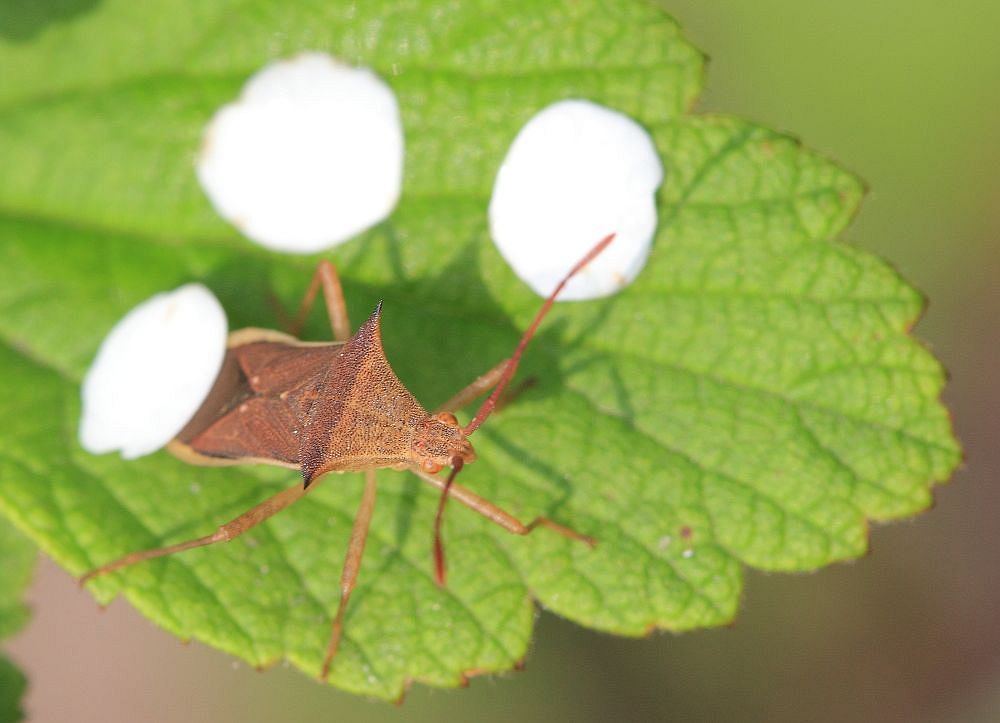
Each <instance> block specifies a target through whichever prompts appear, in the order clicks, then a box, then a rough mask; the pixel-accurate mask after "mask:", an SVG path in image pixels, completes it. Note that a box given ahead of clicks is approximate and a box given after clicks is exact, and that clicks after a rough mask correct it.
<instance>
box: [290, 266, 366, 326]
mask: <svg viewBox="0 0 1000 723" xmlns="http://www.w3.org/2000/svg"><path fill="white" fill-rule="evenodd" d="M320 288H322V289H323V301H325V302H326V313H327V315H328V316H329V317H330V327H331V328H332V329H333V338H334V340H335V341H347V340H348V339H350V338H351V322H350V319H349V318H348V316H347V303H346V302H345V301H344V289H343V288H342V287H341V285H340V277H339V276H337V269H336V268H335V267H334V265H333V264H331V263H330V262H329V261H327V260H326V259H323V260H322V261H320V262H319V265H317V266H316V273H314V274H313V277H312V281H310V282H309V288H308V290H307V291H306V295H305V296H304V297H303V298H302V304H301V305H300V306H299V311H298V313H297V314H296V315H295V320H294V321H293V322H292V323H291V325H290V326H289V332H290V333H291V334H292V335H293V336H298V335H299V333H300V332H301V331H302V326H303V325H304V324H305V322H306V317H307V316H308V315H309V310H310V309H312V305H313V302H314V301H316V294H317V293H319V290H320Z"/></svg>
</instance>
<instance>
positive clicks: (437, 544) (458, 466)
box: [434, 457, 465, 587]
mask: <svg viewBox="0 0 1000 723" xmlns="http://www.w3.org/2000/svg"><path fill="white" fill-rule="evenodd" d="M464 465H465V462H464V461H463V460H462V458H461V457H454V458H452V460H451V473H450V474H449V475H448V479H447V480H445V483H444V487H443V488H441V499H440V500H438V508H437V514H436V515H435V516H434V579H435V580H436V581H437V584H438V585H440V586H441V587H444V583H445V574H446V571H445V564H444V543H443V542H442V541H441V520H443V519H444V505H445V503H446V502H447V501H448V490H450V489H451V483H452V482H454V481H455V476H456V475H457V474H458V473H459V472H461V471H462V467H463V466H464Z"/></svg>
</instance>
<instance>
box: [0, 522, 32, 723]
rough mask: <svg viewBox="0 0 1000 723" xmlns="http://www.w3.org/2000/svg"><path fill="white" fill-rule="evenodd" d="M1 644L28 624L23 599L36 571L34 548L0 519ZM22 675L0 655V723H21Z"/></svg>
mask: <svg viewBox="0 0 1000 723" xmlns="http://www.w3.org/2000/svg"><path fill="white" fill-rule="evenodd" d="M0 560H3V565H0V641H2V640H4V639H5V638H8V637H10V636H11V635H13V634H14V633H16V632H17V631H18V630H20V629H21V628H22V627H23V626H24V624H25V623H26V622H27V620H28V609H27V608H26V607H25V606H24V603H23V602H22V598H23V596H24V590H25V588H27V587H28V583H29V582H30V580H31V573H32V571H33V570H34V567H35V548H34V546H33V545H32V544H31V543H30V542H29V541H28V540H27V538H25V537H24V536H23V535H21V534H19V533H18V532H16V531H15V530H14V528H13V527H12V526H11V524H10V523H9V522H7V521H6V520H5V519H3V518H0ZM24 689H25V679H24V674H23V673H22V672H21V671H20V670H18V668H17V667H16V666H15V665H14V664H13V663H11V662H10V660H8V659H7V657H6V656H5V655H3V654H2V653H0V723H8V722H11V721H19V720H21V718H22V716H23V713H22V711H21V696H22V695H23V694H24Z"/></svg>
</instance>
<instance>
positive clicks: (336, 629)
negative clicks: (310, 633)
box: [319, 469, 375, 681]
mask: <svg viewBox="0 0 1000 723" xmlns="http://www.w3.org/2000/svg"><path fill="white" fill-rule="evenodd" d="M374 509H375V470H371V469H370V470H367V471H366V472H365V491H364V494H363V495H362V497H361V506H360V507H359V508H358V514H357V515H356V516H355V518H354V527H352V528H351V541H350V542H349V543H348V545H347V555H346V556H345V558H344V570H343V572H341V574H340V604H339V605H338V606H337V615H336V617H334V619H333V625H332V627H331V629H330V642H329V644H328V645H327V648H326V657H325V658H323V670H322V672H321V673H320V676H319V678H320V680H323V681H325V680H326V679H327V678H328V677H329V676H330V665H331V664H332V663H333V657H334V656H335V655H336V654H337V647H338V646H339V645H340V635H341V633H342V632H343V630H344V610H346V609H347V601H348V600H349V599H350V597H351V592H352V591H353V590H354V584H355V583H356V582H357V580H358V572H359V571H360V570H361V558H362V556H363V555H364V554H365V540H367V539H368V525H369V523H370V522H371V520H372V510H374Z"/></svg>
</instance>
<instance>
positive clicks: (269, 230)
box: [196, 53, 403, 253]
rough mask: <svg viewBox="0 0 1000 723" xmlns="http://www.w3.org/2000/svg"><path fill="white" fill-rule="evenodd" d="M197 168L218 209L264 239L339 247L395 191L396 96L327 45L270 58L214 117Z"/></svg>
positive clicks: (274, 245)
mask: <svg viewBox="0 0 1000 723" xmlns="http://www.w3.org/2000/svg"><path fill="white" fill-rule="evenodd" d="M196 170H197V174H198V179H199V180H200V181H201V184H202V186H203V188H204V189H205V193H206V194H207V195H208V197H209V199H210V200H211V202H212V204H213V205H214V206H215V208H216V210H217V211H218V212H219V213H220V214H221V215H222V216H223V217H224V218H225V219H227V220H228V221H230V222H231V223H232V224H233V225H235V226H236V227H237V228H239V229H240V231H242V232H243V233H244V234H245V235H246V236H248V237H249V238H251V239H253V240H254V241H257V242H258V243H260V244H261V245H263V246H266V247H268V248H271V249H275V250H277V251H289V252H294V253H312V252H315V251H321V250H323V249H326V248H329V247H331V246H335V245H337V244H339V243H342V242H344V241H346V240H348V239H350V238H351V237H353V236H355V235H356V234H358V233H359V232H361V231H363V230H365V229H366V228H368V227H370V226H372V225H374V224H376V223H378V222H379V221H381V220H382V219H384V218H385V217H386V216H388V215H389V213H390V212H391V211H392V209H393V208H394V207H395V205H396V202H397V201H398V200H399V192H400V187H401V185H402V179H403V128H402V122H401V120H400V117H399V106H398V105H397V103H396V96H395V95H394V94H393V92H392V89H391V88H389V86H388V85H386V83H385V82H384V81H383V80H382V79H381V78H379V77H378V76H377V75H376V74H375V73H374V72H372V71H371V70H369V69H368V68H355V67H351V66H348V65H345V64H343V63H341V62H339V61H337V60H335V59H333V58H332V57H330V56H329V55H326V54H324V53H303V54H302V55H298V56H296V57H294V58H292V59H290V60H281V61H276V62H273V63H271V64H269V65H267V66H266V67H265V68H264V69H263V70H261V71H259V72H258V73H257V74H256V75H254V76H253V77H252V78H250V80H249V81H248V82H247V84H246V85H245V86H244V87H243V93H242V95H241V96H240V98H239V99H238V100H237V101H236V102H234V103H231V104H229V105H226V106H224V107H223V108H221V109H220V110H219V111H218V112H217V113H216V114H215V116H214V117H213V118H212V120H211V122H210V123H209V125H208V127H207V129H206V130H205V136H204V141H203V145H202V149H201V153H200V155H199V158H198V162H197V168H196Z"/></svg>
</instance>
